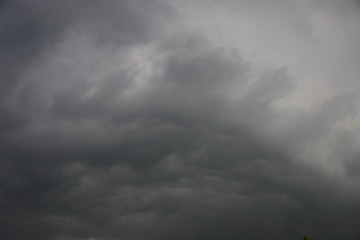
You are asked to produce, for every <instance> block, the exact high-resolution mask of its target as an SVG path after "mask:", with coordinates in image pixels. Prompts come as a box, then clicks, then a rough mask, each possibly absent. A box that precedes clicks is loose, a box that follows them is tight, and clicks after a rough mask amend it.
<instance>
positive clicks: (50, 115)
mask: <svg viewBox="0 0 360 240" xmlns="http://www.w3.org/2000/svg"><path fill="white" fill-rule="evenodd" d="M274 2H275V3H278V4H280V2H281V1H274ZM227 3H228V4H229V6H234V5H232V4H234V3H233V2H232V1H228V2H227ZM186 4H189V3H186ZM197 4H200V5H201V4H205V3H203V2H201V1H198V2H197ZM219 4H220V3H219ZM256 4H259V6H260V3H256ZM235 5H236V4H235ZM329 5H331V4H329ZM186 6H188V5H186ZM196 6H197V5H196ZM188 7H189V6H188ZM247 7H249V6H247ZM0 8H1V10H0V11H1V17H0V19H1V21H0V51H1V52H2V54H1V56H0V71H1V72H2V76H3V77H1V82H0V84H1V90H0V94H1V97H0V99H1V105H0V116H1V118H0V144H1V146H2V147H1V149H2V150H1V153H0V199H1V200H0V209H1V217H0V232H1V233H0V236H1V238H2V239H9V240H18V239H19V240H20V239H51V240H80V239H81V240H85V239H87V240H88V239H93V240H95V239H96V240H112V239H131V240H132V239H134V240H135V239H170V238H171V239H265V238H266V239H300V237H302V236H303V235H305V234H306V235H309V236H310V239H312V238H314V239H315V238H316V239H358V238H359V237H360V232H359V230H358V226H357V223H358V222H359V220H360V207H359V206H360V205H359V204H358V203H359V200H360V195H359V193H360V192H359V189H360V188H359V183H360V182H359V173H360V164H359V156H360V155H359V147H358V146H359V145H358V144H359V143H360V141H359V139H360V138H359V125H358V123H357V120H358V119H359V117H358V110H359V109H358V106H359V96H358V93H357V89H358V88H356V87H359V85H356V83H354V82H353V81H352V80H351V81H350V80H349V84H350V85H351V86H352V90H351V91H345V90H344V91H343V90H342V91H341V92H340V90H339V91H337V90H336V89H331V93H332V94H331V95H330V94H329V96H330V97H328V98H327V99H325V100H324V101H322V102H321V103H319V104H318V105H316V106H314V107H313V108H310V109H307V110H304V109H301V108H300V107H298V106H297V105H296V103H291V104H292V105H291V104H290V105H289V104H286V102H287V101H291V99H293V98H292V96H294V95H296V94H297V91H298V84H297V83H298V81H301V79H298V76H296V75H293V74H291V73H290V72H291V70H292V69H291V68H290V67H288V66H278V67H273V66H271V67H268V68H266V69H262V70H258V69H259V66H256V63H254V62H252V61H251V60H249V59H247V58H246V57H245V56H244V54H243V53H242V50H241V46H240V48H239V47H236V46H232V45H231V44H219V41H215V40H214V39H213V38H212V37H210V36H209V35H207V34H206V33H205V31H201V30H199V29H197V28H193V29H192V28H191V27H189V26H187V25H186V24H185V23H184V22H186V21H183V20H182V17H183V15H182V14H184V13H183V12H182V11H180V10H179V9H181V4H180V3H178V2H174V3H173V4H172V5H169V3H167V2H166V1H138V0H136V1H107V2H106V3H105V2H99V1H86V2H85V1H78V2H76V3H73V2H72V1H62V2H61V3H60V2H56V1H46V2H45V1H40V0H34V1H32V3H31V4H30V3H28V2H27V1H25V0H24V1H21V0H17V1H12V2H10V1H2V2H0ZM184 8H185V7H184ZM266 8H269V9H271V8H270V7H269V6H267V7H266ZM199 11H200V10H199ZM329 11H330V10H329ZM190 12H191V11H190ZM294 18H296V16H295V17H294ZM182 21H183V22H182ZM359 29H360V28H359ZM354 71H355V70H354ZM344 79H345V80H344V85H346V83H347V82H346V79H347V78H346V76H344ZM324 81H326V80H324ZM329 92H330V90H329ZM336 93H337V94H336ZM314 98H315V97H314ZM284 103H285V105H286V107H282V106H284Z"/></svg>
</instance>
